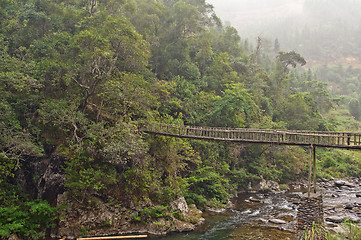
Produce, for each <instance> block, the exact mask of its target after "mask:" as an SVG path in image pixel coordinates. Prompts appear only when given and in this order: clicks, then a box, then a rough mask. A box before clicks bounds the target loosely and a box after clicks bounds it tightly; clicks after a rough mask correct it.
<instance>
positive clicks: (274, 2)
mask: <svg viewBox="0 0 361 240" xmlns="http://www.w3.org/2000/svg"><path fill="white" fill-rule="evenodd" d="M207 2H208V3H210V4H212V5H213V6H214V7H215V8H214V10H215V12H216V14H217V15H218V16H219V17H220V18H221V19H222V21H223V22H229V23H230V24H231V25H232V26H234V27H235V28H236V29H237V30H238V31H239V32H240V35H247V36H246V37H255V36H256V35H260V34H266V35H267V34H268V33H267V24H265V23H269V22H270V21H280V20H282V19H285V18H287V17H290V16H292V17H295V16H297V15H300V14H302V10H303V4H304V0H207Z"/></svg>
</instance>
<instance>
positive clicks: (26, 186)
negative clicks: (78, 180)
mask: <svg viewBox="0 0 361 240" xmlns="http://www.w3.org/2000/svg"><path fill="white" fill-rule="evenodd" d="M64 160H65V159H64V158H63V157H60V156H57V155H51V156H49V157H42V158H30V159H27V161H25V162H24V163H23V164H22V166H21V168H20V169H19V170H18V171H17V172H16V175H15V178H14V179H15V183H16V184H18V185H19V186H21V188H22V189H23V191H24V192H25V193H26V194H29V195H30V196H31V197H32V198H39V199H45V200H47V201H48V202H49V203H50V204H52V205H54V206H55V205H56V198H57V196H58V194H61V193H63V192H64V190H65V188H64V182H65V177H64V173H63V170H62V169H63V165H64Z"/></svg>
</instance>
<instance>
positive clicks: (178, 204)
mask: <svg viewBox="0 0 361 240" xmlns="http://www.w3.org/2000/svg"><path fill="white" fill-rule="evenodd" d="M170 207H171V208H172V209H173V210H176V211H177V210H179V211H180V212H181V213H182V214H183V215H186V214H188V212H189V207H188V204H187V201H186V199H185V198H184V197H180V198H178V199H177V200H175V201H173V202H171V203H170Z"/></svg>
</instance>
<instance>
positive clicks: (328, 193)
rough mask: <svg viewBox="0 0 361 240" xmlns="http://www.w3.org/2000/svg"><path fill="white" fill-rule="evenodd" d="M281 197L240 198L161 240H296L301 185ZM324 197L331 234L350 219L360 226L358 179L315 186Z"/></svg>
mask: <svg viewBox="0 0 361 240" xmlns="http://www.w3.org/2000/svg"><path fill="white" fill-rule="evenodd" d="M296 189H297V191H290V192H288V193H283V194H241V195H239V196H238V197H237V198H235V199H233V203H234V208H233V209H231V210H227V211H226V212H224V213H220V214H214V213H206V215H205V216H204V217H205V219H206V221H205V223H204V224H202V225H200V226H199V227H198V228H197V229H196V230H195V231H194V232H189V233H178V234H171V235H169V236H166V237H161V238H159V239H161V240H198V239H200V240H218V239H227V240H235V239H242V240H256V239H257V240H258V239H259V240H261V239H262V240H281V239H282V240H286V239H295V238H296V233H295V230H296V224H297V219H296V218H297V207H298V205H299V204H300V197H299V196H300V195H302V194H303V193H304V191H305V188H304V186H303V185H300V186H299V187H297V188H296ZM318 189H319V191H320V192H322V193H323V206H324V217H325V220H326V221H325V225H326V228H327V229H328V230H330V231H334V230H336V229H337V228H338V227H339V225H338V224H339V223H340V222H342V221H344V220H346V219H351V220H352V221H354V222H361V179H348V180H346V181H344V180H341V181H334V180H330V181H325V182H321V183H318Z"/></svg>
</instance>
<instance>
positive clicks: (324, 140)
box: [141, 123, 361, 197]
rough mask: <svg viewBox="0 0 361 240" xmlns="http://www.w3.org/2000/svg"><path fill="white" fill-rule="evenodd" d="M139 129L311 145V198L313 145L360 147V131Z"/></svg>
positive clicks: (195, 136) (155, 125)
mask: <svg viewBox="0 0 361 240" xmlns="http://www.w3.org/2000/svg"><path fill="white" fill-rule="evenodd" d="M141 130H142V131H143V132H146V133H150V134H157V135H164V136H171V137H180V138H192V139H204V140H213V141H226V142H239V143H265V144H279V145H298V146H310V153H311V158H310V162H309V176H308V197H310V192H311V178H312V171H313V190H314V192H315V193H316V146H319V147H330V148H346V149H361V133H352V132H326V131H302V130H274V129H250V128H220V127H194V126H182V125H170V124H162V123H148V124H145V125H143V126H142V127H141ZM312 163H313V164H312Z"/></svg>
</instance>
